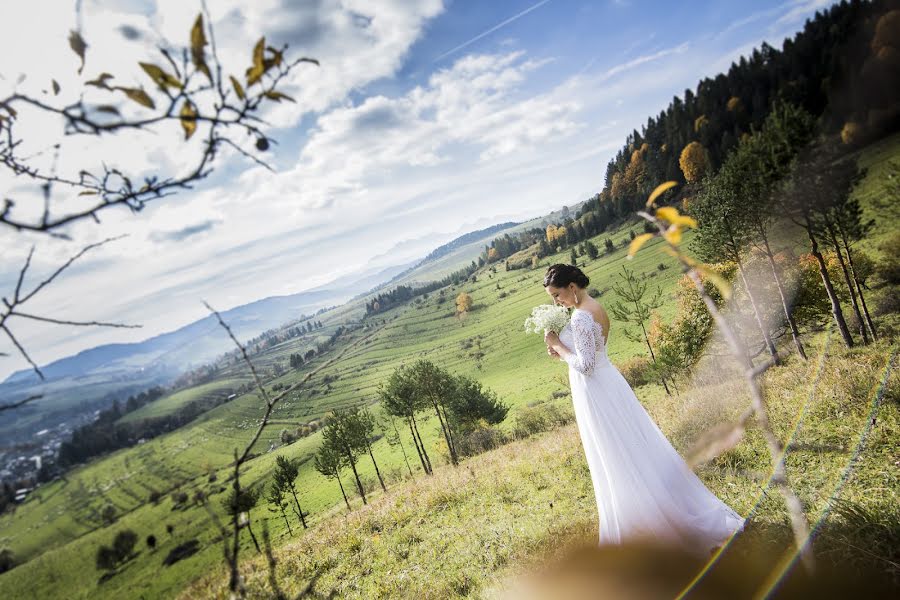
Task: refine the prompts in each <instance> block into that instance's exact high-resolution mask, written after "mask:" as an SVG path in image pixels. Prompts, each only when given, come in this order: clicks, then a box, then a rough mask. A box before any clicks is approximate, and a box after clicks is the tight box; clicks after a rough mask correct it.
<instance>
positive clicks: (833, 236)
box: [825, 218, 869, 345]
mask: <svg viewBox="0 0 900 600" xmlns="http://www.w3.org/2000/svg"><path fill="white" fill-rule="evenodd" d="M825 226H826V227H827V228H828V234H829V235H830V236H831V244H832V245H833V246H834V253H835V254H836V255H837V259H838V264H839V265H841V272H842V273H843V274H844V283H846V284H847V290H849V292H850V306H852V307H853V314H855V315H856V322H857V323H859V335H860V337H862V340H863V344H864V345H868V343H869V334H868V333H866V322H865V321H863V316H862V312H860V310H859V302H858V301H857V299H856V290H854V289H853V282H851V281H850V272H849V271H848V270H847V263H845V262H844V253H843V252H841V245H840V244H839V243H838V239H837V234H835V232H834V226H833V225H832V224H831V222H830V221H829V220H828V219H827V218H826V219H825Z"/></svg>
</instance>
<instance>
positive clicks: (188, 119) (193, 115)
mask: <svg viewBox="0 0 900 600" xmlns="http://www.w3.org/2000/svg"><path fill="white" fill-rule="evenodd" d="M179 117H180V118H181V127H182V128H183V129H184V139H186V140H189V139H190V138H191V136H192V135H194V132H195V131H197V109H196V108H195V107H194V105H193V104H191V101H190V100H185V101H184V104H182V105H181V113H180V114H179Z"/></svg>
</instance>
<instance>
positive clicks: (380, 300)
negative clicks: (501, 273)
mask: <svg viewBox="0 0 900 600" xmlns="http://www.w3.org/2000/svg"><path fill="white" fill-rule="evenodd" d="M477 270H478V265H477V264H476V263H475V261H472V263H471V264H470V265H469V266H467V267H463V268H462V269H458V270H456V271H454V272H452V273H451V274H450V275H447V276H446V277H444V278H443V279H441V280H440V281H433V282H431V283H427V284H425V285H421V286H418V287H415V288H412V287H409V286H403V285H401V286H397V288H395V289H393V290H391V291H390V292H387V293H384V294H378V295H377V296H375V297H374V298H372V299H371V300H367V301H366V315H367V316H368V315H374V314H378V313H380V312H384V311H386V310H389V309H391V308H393V307H395V306H399V305H400V304H403V303H404V302H408V301H409V300H411V299H413V298H415V297H417V296H423V295H425V294H429V293H431V292H433V291H435V290H438V289H440V288H442V287H447V286H448V285H459V284H460V283H462V282H464V281H466V280H467V279H468V278H469V277H470V276H471V275H472V273H474V272H475V271H477ZM401 288H402V289H401ZM398 290H400V291H398Z"/></svg>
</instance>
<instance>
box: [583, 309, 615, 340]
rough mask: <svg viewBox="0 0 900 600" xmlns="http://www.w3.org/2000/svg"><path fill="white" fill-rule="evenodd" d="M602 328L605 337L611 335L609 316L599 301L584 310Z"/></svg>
mask: <svg viewBox="0 0 900 600" xmlns="http://www.w3.org/2000/svg"><path fill="white" fill-rule="evenodd" d="M583 310H584V311H585V312H586V313H587V314H588V315H589V316H590V317H591V318H592V319H593V320H594V322H596V323H597V324H599V325H600V327H601V328H602V329H603V335H604V336H607V335H609V315H608V314H606V309H605V308H603V305H602V304H600V303H599V302H597V301H594V302H593V303H592V304H591V305H590V306H586V307H585V308H584V309H583Z"/></svg>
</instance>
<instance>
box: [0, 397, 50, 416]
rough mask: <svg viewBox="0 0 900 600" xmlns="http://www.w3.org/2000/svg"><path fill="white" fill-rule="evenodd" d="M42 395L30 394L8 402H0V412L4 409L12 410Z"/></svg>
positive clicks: (38, 398)
mask: <svg viewBox="0 0 900 600" xmlns="http://www.w3.org/2000/svg"><path fill="white" fill-rule="evenodd" d="M43 397H44V395H43V394H34V395H32V396H28V397H27V398H25V399H24V400H18V401H16V402H10V403H9V404H0V412H3V411H4V410H12V409H14V408H19V407H20V406H24V405H25V404H28V403H29V402H33V401H34V400H40V399H41V398H43Z"/></svg>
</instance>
